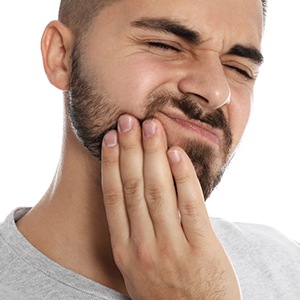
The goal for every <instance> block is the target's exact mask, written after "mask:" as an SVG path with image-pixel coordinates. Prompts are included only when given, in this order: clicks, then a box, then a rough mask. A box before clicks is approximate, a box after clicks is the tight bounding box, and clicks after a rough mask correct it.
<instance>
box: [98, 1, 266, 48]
mask: <svg viewBox="0 0 300 300" xmlns="http://www.w3.org/2000/svg"><path fill="white" fill-rule="evenodd" d="M143 18H158V19H162V18H165V19H168V20H174V21H176V22H179V23H181V24H183V25H185V26H186V27H188V28H191V29H192V30H194V31H196V32H199V33H200V34H201V36H202V37H203V39H204V40H208V39H216V40H222V39H224V40H228V41H230V42H232V43H233V42H234V43H236V42H238V41H231V40H233V39H239V42H240V43H251V44H253V45H254V46H255V47H257V48H260V43H261V37H262V31H263V5H262V1H261V0H186V1H183V0H164V1H162V0H122V1H115V2H114V3H113V4H111V5H109V6H108V7H106V8H105V9H103V10H102V11H101V12H100V14H99V16H98V18H97V19H98V21H97V20H96V23H97V22H99V23H97V24H96V26H97V30H99V28H100V27H102V28H103V27H105V28H107V29H108V30H109V29H110V28H112V27H114V28H116V27H119V30H125V29H126V28H128V27H129V26H130V25H131V24H133V23H134V22H136V21H137V20H141V19H143Z"/></svg>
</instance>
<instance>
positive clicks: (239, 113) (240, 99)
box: [228, 90, 252, 150]
mask: <svg viewBox="0 0 300 300" xmlns="http://www.w3.org/2000/svg"><path fill="white" fill-rule="evenodd" d="M251 103H252V92H251V91H249V90H245V91H239V92H238V93H236V92H235V93H233V94H232V101H231V102H230V104H229V105H228V120H229V123H230V128H231V130H232V134H233V150H234V149H235V148H236V147H237V145H238V144H239V142H240V140H241V138H242V136H243V133H244V131H245V128H246V125H247V123H248V120H249V116H250V112H251Z"/></svg>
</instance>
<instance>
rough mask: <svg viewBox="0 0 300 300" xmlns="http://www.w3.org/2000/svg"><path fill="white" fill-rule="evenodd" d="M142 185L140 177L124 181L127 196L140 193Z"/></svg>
mask: <svg viewBox="0 0 300 300" xmlns="http://www.w3.org/2000/svg"><path fill="white" fill-rule="evenodd" d="M140 186H141V180H140V179H126V180H124V181H123V190H124V194H125V196H128V197H131V196H136V195H138V194H139V190H140Z"/></svg>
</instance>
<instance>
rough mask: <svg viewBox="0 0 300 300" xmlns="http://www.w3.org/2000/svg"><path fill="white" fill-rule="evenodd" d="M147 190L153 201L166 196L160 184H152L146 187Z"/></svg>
mask: <svg viewBox="0 0 300 300" xmlns="http://www.w3.org/2000/svg"><path fill="white" fill-rule="evenodd" d="M145 192H146V195H147V198H148V199H149V200H151V201H152V202H154V203H156V202H161V199H162V198H163V197H164V195H163V188H162V187H161V186H160V185H158V184H151V185H149V184H148V185H147V186H146V187H145Z"/></svg>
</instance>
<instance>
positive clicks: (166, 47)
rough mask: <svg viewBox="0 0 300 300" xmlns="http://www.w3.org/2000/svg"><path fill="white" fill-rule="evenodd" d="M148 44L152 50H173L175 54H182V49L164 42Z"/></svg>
mask: <svg viewBox="0 0 300 300" xmlns="http://www.w3.org/2000/svg"><path fill="white" fill-rule="evenodd" d="M147 44H148V45H149V47H150V48H152V47H155V48H160V49H162V50H171V51H175V52H180V49H178V48H176V47H174V46H171V45H169V44H166V43H162V42H155V41H153V42H147Z"/></svg>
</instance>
